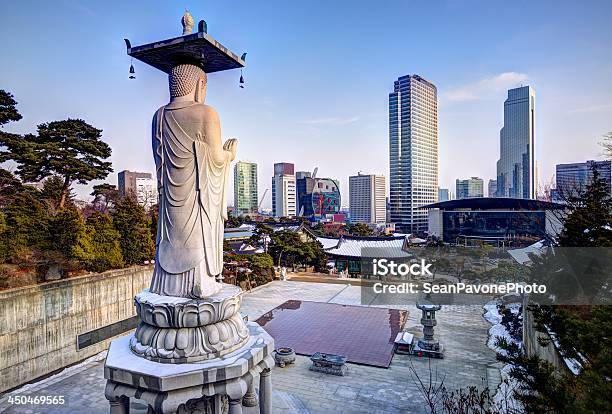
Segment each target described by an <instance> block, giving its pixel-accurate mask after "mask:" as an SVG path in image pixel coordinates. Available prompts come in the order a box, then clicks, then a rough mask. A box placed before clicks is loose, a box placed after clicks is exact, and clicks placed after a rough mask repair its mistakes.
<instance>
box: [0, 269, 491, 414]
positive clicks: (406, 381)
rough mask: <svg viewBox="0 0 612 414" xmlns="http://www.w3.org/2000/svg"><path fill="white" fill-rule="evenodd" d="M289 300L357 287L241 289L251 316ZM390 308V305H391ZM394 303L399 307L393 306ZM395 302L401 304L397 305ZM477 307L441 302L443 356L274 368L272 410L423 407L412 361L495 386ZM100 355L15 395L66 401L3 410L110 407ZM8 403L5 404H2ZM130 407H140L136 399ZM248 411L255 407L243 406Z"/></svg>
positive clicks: (452, 383) (354, 300) (300, 360)
mask: <svg viewBox="0 0 612 414" xmlns="http://www.w3.org/2000/svg"><path fill="white" fill-rule="evenodd" d="M288 299H299V300H302V301H305V300H311V301H319V302H330V303H339V304H357V305H358V304H359V303H360V289H359V287H358V286H348V285H342V284H326V283H308V282H292V281H285V282H281V281H275V282H272V283H269V284H267V285H265V286H262V287H259V288H257V289H255V290H253V292H251V293H245V295H244V300H243V304H242V308H241V311H242V313H243V314H244V315H248V317H249V320H251V321H252V320H255V319H257V318H258V317H260V316H261V315H262V314H264V313H265V312H267V311H269V310H271V309H273V308H275V307H276V306H278V305H280V304H282V303H283V302H285V301H286V300H288ZM389 307H390V306H389ZM394 307H396V306H394ZM398 308H399V307H398ZM403 308H404V309H406V310H408V311H409V312H410V314H409V317H408V322H407V325H406V326H407V328H408V330H410V331H411V332H413V333H418V334H419V335H420V329H421V327H420V322H419V318H420V316H421V312H420V311H418V310H417V309H416V307H415V306H405V307H403ZM482 314H483V310H482V307H481V306H443V307H442V310H441V311H439V312H438V314H437V320H438V326H437V327H436V336H437V337H438V338H439V339H440V342H442V343H443V344H444V347H445V358H444V359H442V360H438V359H432V360H429V359H426V358H422V359H419V358H415V357H410V356H406V355H395V356H394V357H393V361H392V362H391V366H390V367H389V368H388V369H384V368H375V367H369V366H363V365H355V364H349V375H348V376H346V377H336V376H333V375H326V374H322V373H318V372H312V371H309V370H308V367H309V366H310V364H311V362H310V360H309V358H307V357H304V356H298V357H297V360H296V363H295V364H293V365H288V366H287V367H286V368H275V369H274V370H273V373H272V383H273V387H274V396H273V411H274V412H277V413H299V412H310V413H329V412H336V413H394V412H408V413H421V412H423V403H422V398H421V396H420V394H419V390H418V387H417V385H416V382H415V379H414V377H413V374H412V371H411V364H412V366H413V367H414V368H415V369H416V371H417V372H418V373H419V376H420V377H421V378H422V379H423V380H426V379H427V378H428V377H429V369H430V364H431V370H432V372H434V375H436V374H437V376H438V378H444V383H445V384H446V386H447V388H449V389H455V388H460V387H466V386H468V385H476V386H479V387H486V386H489V387H490V388H493V389H494V388H496V387H497V385H498V384H499V381H500V376H499V370H498V368H497V367H498V364H497V363H496V361H495V354H494V352H493V351H491V350H490V349H489V348H487V346H486V341H487V332H488V329H489V327H490V325H489V324H488V323H487V322H486V321H485V320H484V318H483V317H482ZM103 365H104V361H103V360H102V359H101V358H99V360H98V361H90V362H87V363H85V364H82V365H81V366H78V367H76V368H73V369H71V370H68V371H67V372H64V373H60V374H58V375H56V376H54V377H52V378H49V379H47V380H45V381H43V382H41V383H40V384H33V385H31V386H28V389H27V390H25V391H19V390H17V391H14V392H13V393H12V394H13V395H29V394H31V395H64V396H65V397H66V400H67V402H68V403H67V405H65V406H55V407H52V406H45V407H44V408H43V407H41V406H38V407H37V406H21V407H20V406H10V405H9V404H8V402H7V399H8V395H4V396H3V397H2V398H1V399H0V412H7V413H40V412H45V413H46V412H48V413H107V412H108V402H107V400H106V399H105V398H104V386H105V380H104V377H103ZM3 410H5V411H3ZM131 412H134V413H145V412H146V407H145V406H144V405H143V404H139V403H138V402H137V401H135V402H133V403H132V405H131ZM244 412H245V413H255V412H257V411H256V410H255V409H252V408H245V409H244Z"/></svg>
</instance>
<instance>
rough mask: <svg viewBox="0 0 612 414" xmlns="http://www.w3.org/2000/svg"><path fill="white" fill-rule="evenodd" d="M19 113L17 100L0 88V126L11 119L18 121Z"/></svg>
mask: <svg viewBox="0 0 612 414" xmlns="http://www.w3.org/2000/svg"><path fill="white" fill-rule="evenodd" d="M20 119H21V114H20V113H19V111H18V110H17V102H16V101H15V99H14V98H13V95H11V94H10V93H9V92H6V91H5V90H2V89H0V126H2V125H5V124H7V123H9V122H11V121H13V122H15V121H19V120H20Z"/></svg>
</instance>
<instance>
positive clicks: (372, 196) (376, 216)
mask: <svg viewBox="0 0 612 414" xmlns="http://www.w3.org/2000/svg"><path fill="white" fill-rule="evenodd" d="M386 193H387V189H386V183H385V177H384V176H382V175H365V174H361V173H359V174H357V175H354V176H352V177H349V209H350V213H351V221H352V222H353V223H366V224H370V223H377V224H384V223H385V222H386V219H387V206H386V203H387V201H386Z"/></svg>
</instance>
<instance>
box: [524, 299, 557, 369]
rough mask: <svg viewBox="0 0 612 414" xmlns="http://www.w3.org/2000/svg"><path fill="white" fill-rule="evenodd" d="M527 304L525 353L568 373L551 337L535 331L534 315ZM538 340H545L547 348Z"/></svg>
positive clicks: (525, 308)
mask: <svg viewBox="0 0 612 414" xmlns="http://www.w3.org/2000/svg"><path fill="white" fill-rule="evenodd" d="M526 304H527V302H524V303H523V309H524V311H523V344H524V346H525V352H526V353H527V355H529V356H532V355H536V356H537V357H538V358H540V359H543V360H545V361H548V362H550V363H551V364H552V365H553V366H554V367H555V368H557V369H558V370H560V371H567V370H568V368H567V365H565V362H563V358H561V355H559V351H557V348H555V346H554V344H553V343H552V341H551V340H550V336H549V335H548V334H546V333H542V332H538V331H537V330H536V329H535V326H534V324H535V322H534V320H533V314H532V313H531V312H530V311H529V310H528V309H527V307H526V306H525V305H526ZM538 338H543V339H545V340H546V341H548V344H547V345H546V346H542V345H540V343H539V342H538Z"/></svg>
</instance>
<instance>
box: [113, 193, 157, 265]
mask: <svg viewBox="0 0 612 414" xmlns="http://www.w3.org/2000/svg"><path fill="white" fill-rule="evenodd" d="M112 220H113V225H114V227H115V229H116V230H117V231H118V232H119V234H120V245H121V253H122V255H123V260H124V262H125V264H126V265H132V264H142V263H143V262H144V261H145V260H151V259H153V257H154V255H155V245H154V243H153V240H152V239H151V232H150V230H149V222H148V219H147V215H146V213H145V210H144V208H143V207H142V206H141V205H139V204H138V203H137V202H136V201H135V200H133V199H132V197H124V198H122V199H121V200H119V201H118V202H117V203H116V204H115V209H114V211H113V213H112Z"/></svg>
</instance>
